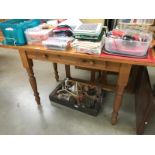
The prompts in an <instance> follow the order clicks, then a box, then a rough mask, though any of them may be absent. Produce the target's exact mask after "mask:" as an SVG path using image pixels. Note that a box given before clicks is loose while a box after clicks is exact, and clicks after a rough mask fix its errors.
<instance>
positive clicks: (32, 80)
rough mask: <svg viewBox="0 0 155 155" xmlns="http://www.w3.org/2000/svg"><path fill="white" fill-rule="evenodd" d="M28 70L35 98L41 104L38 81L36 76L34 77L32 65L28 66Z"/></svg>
mask: <svg viewBox="0 0 155 155" xmlns="http://www.w3.org/2000/svg"><path fill="white" fill-rule="evenodd" d="M26 70H27V73H28V76H29V81H30V84H31V87H32V89H33V92H34V96H35V100H36V102H37V104H40V97H39V93H38V90H37V83H36V78H35V77H34V73H33V69H32V67H30V68H26Z"/></svg>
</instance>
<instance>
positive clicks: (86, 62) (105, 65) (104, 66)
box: [27, 52, 121, 72]
mask: <svg viewBox="0 0 155 155" xmlns="http://www.w3.org/2000/svg"><path fill="white" fill-rule="evenodd" d="M27 56H28V58H31V59H37V60H44V61H51V62H55V63H60V64H68V65H74V66H79V67H86V68H90V69H98V70H107V71H113V72H119V69H120V65H121V64H120V63H115V62H109V61H104V60H95V59H87V58H79V57H75V56H74V57H72V56H68V55H61V54H59V53H58V54H52V53H42V52H27Z"/></svg>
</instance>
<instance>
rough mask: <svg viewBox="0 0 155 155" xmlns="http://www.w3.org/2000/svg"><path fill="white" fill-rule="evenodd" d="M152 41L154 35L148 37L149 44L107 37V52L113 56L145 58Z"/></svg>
mask: <svg viewBox="0 0 155 155" xmlns="http://www.w3.org/2000/svg"><path fill="white" fill-rule="evenodd" d="M151 40H152V34H148V35H147V42H143V41H134V40H123V39H121V38H112V37H106V38H105V50H106V51H107V52H110V53H112V54H119V55H124V56H135V57H144V56H146V55H147V51H148V48H149V45H150V43H151Z"/></svg>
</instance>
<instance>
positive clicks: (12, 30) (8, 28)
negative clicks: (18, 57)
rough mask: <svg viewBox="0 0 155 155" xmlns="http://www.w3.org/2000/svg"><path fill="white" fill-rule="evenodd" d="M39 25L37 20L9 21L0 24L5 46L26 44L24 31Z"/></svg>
mask: <svg viewBox="0 0 155 155" xmlns="http://www.w3.org/2000/svg"><path fill="white" fill-rule="evenodd" d="M39 24H40V20H39V19H32V20H28V19H11V20H7V21H4V22H1V23H0V29H1V30H2V33H3V35H4V37H5V40H4V41H3V43H4V44H7V45H14V46H16V45H17V46H18V45H25V44H26V43H27V41H26V37H25V34H24V31H25V30H26V29H28V28H32V27H35V26H37V25H39Z"/></svg>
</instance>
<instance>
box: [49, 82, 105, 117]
mask: <svg viewBox="0 0 155 155" xmlns="http://www.w3.org/2000/svg"><path fill="white" fill-rule="evenodd" d="M69 81H71V82H75V81H72V80H69ZM64 83H65V80H64V81H63V82H61V83H60V84H59V85H58V86H57V87H56V88H55V89H54V90H53V92H52V93H51V94H50V95H49V99H50V101H51V102H55V103H58V104H61V105H64V106H67V107H69V108H72V109H75V110H78V111H81V112H84V113H87V114H89V115H92V116H97V115H98V114H99V112H100V110H101V107H102V105H103V103H104V98H105V93H106V92H105V91H104V90H103V89H101V88H98V87H95V86H91V85H89V84H85V83H81V82H78V84H80V85H81V86H82V87H93V89H94V90H96V92H97V91H98V90H99V93H96V94H97V95H96V97H94V98H95V100H93V99H92V100H91V99H89V97H87V99H84V97H83V99H82V101H80V102H78V103H77V101H76V99H75V98H74V97H69V99H64V98H60V97H59V95H58V93H57V92H58V91H60V90H61V89H62V88H63V85H64ZM88 99H89V100H88ZM84 100H85V102H84Z"/></svg>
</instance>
